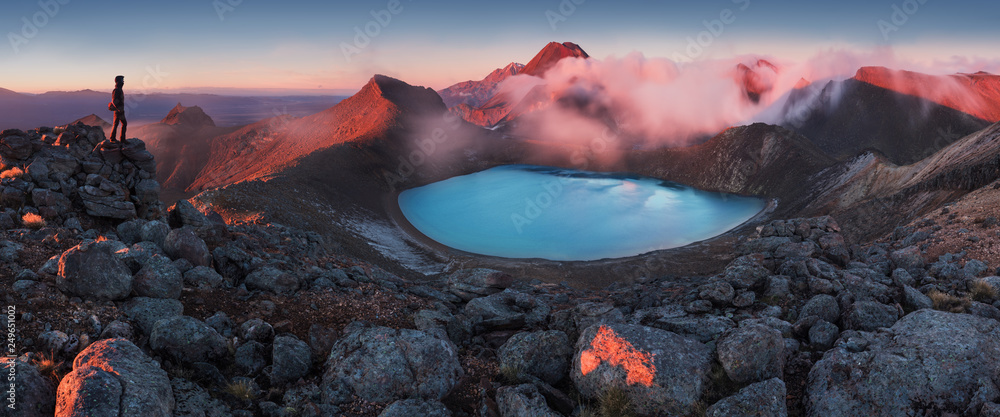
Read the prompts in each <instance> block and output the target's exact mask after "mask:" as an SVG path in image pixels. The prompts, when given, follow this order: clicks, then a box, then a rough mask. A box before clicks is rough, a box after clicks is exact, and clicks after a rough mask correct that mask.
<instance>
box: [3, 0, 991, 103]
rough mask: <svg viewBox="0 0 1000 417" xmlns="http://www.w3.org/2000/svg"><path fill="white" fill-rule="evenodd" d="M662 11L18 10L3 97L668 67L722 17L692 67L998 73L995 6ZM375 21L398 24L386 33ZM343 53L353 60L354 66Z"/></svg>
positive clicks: (91, 4) (297, 88)
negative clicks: (122, 86)
mask: <svg viewBox="0 0 1000 417" xmlns="http://www.w3.org/2000/svg"><path fill="white" fill-rule="evenodd" d="M577 3H579V4H577ZM661 3H662V4H657V5H650V4H647V2H639V1H616V2H611V1H603V0H542V1H527V0H507V1H502V2H482V1H457V0H456V1H433V2H431V1H421V0H401V1H399V2H395V1H387V0H361V1H351V2H343V1H296V0H290V1H282V2H278V1H275V0H214V1H213V0H179V1H170V2H167V1H145V0H143V1H134V0H133V1H88V0H42V1H41V2H39V1H38V0H8V1H4V2H3V4H2V5H0V31H2V33H3V34H4V35H5V36H4V39H5V42H4V43H3V44H0V87H2V88H7V89H10V90H14V91H18V92H30V93H38V92H44V91H53V90H63V91H66V90H81V89H87V88H90V89H96V90H108V89H110V88H112V84H113V82H112V79H113V77H114V76H115V75H117V74H123V75H125V76H126V79H127V80H128V83H129V85H128V87H129V88H132V89H133V90H135V89H144V90H146V91H209V92H219V91H225V90H210V89H208V87H219V88H230V89H235V90H230V91H229V92H230V93H239V92H240V91H243V90H246V89H276V90H282V91H280V92H284V93H293V92H305V93H319V92H322V93H335V94H338V93H339V94H344V93H350V92H353V91H356V90H357V89H359V88H360V87H361V86H362V85H363V84H364V83H365V82H366V81H367V80H368V79H369V78H371V76H372V74H375V73H381V74H386V75H389V76H393V77H397V78H400V79H402V80H404V81H406V82H408V83H410V84H415V85H424V86H428V87H432V88H435V89H440V88H444V87H447V86H448V85H450V84H453V83H455V82H459V81H464V80H469V79H480V78H482V77H483V76H485V75H486V74H488V73H489V72H490V71H492V70H493V69H495V68H497V67H502V66H504V65H506V64H507V63H509V62H514V61H516V62H521V63H525V62H527V61H528V60H530V59H531V57H532V56H533V55H534V54H535V53H537V52H538V51H539V50H540V49H541V48H542V47H543V46H544V45H545V44H546V43H547V42H549V41H559V42H563V41H571V42H575V43H578V44H579V45H580V46H582V47H583V48H584V49H585V50H586V51H587V52H588V53H590V55H591V56H593V57H595V58H604V57H608V56H623V55H625V54H628V53H630V52H634V51H638V52H640V53H642V54H644V55H645V56H647V57H663V58H672V57H675V56H677V55H678V54H685V51H686V50H687V47H688V46H689V43H690V41H691V40H697V39H698V36H699V34H701V32H702V31H707V29H706V24H705V22H706V21H707V22H709V26H712V25H713V24H712V23H711V21H713V20H715V19H720V16H722V15H723V14H724V13H726V12H725V11H726V10H728V11H729V12H731V15H728V16H729V18H728V20H730V21H731V23H728V24H724V25H723V26H722V28H723V30H722V32H721V33H720V34H718V36H715V35H712V36H711V37H707V36H705V35H704V34H702V38H701V40H703V41H704V40H709V41H710V42H708V44H707V46H705V47H704V48H703V49H702V50H701V51H700V53H699V54H697V56H696V57H695V58H696V59H722V58H729V57H733V56H738V55H742V54H751V53H752V54H762V55H766V56H774V57H780V58H782V59H788V60H807V59H809V58H810V57H814V56H816V55H817V54H823V53H827V52H826V51H831V50H834V49H846V50H849V51H855V52H858V53H860V54H862V55H865V54H869V55H873V56H874V55H879V56H885V55H891V56H892V57H893V62H896V63H898V64H897V66H898V67H913V68H908V69H915V70H924V71H938V72H942V73H946V72H958V71H966V72H971V71H979V70H985V71H989V72H1000V42H998V40H1000V24H998V23H1000V3H998V2H995V1H978V2H977V1H949V2H945V1H941V0H907V1H902V0H874V1H871V0H868V1H843V0H842V1H822V2H813V1H810V2H793V1H766V0H714V1H699V2H684V4H674V3H675V2H661ZM390 6H395V7H392V9H393V10H394V11H396V12H398V13H392V12H391V11H388V9H389V8H390ZM897 9H898V11H897ZM382 10H386V11H385V12H381V13H380V11H382ZM909 12H913V13H912V14H910V13H909ZM373 13H374V14H375V15H379V16H382V20H383V21H385V16H386V15H390V16H391V20H389V21H388V22H387V24H385V25H384V26H383V25H382V24H381V23H379V22H377V19H376V17H374V16H373ZM894 14H895V16H894ZM903 16H905V18H904V17H903ZM880 21H882V22H883V23H884V24H883V25H882V26H881V27H880V23H879V22H880ZM25 22H29V23H28V24H26V23H25ZM886 24H888V25H891V27H892V28H895V29H896V30H891V29H886V27H887V26H886ZM366 27H367V28H368V29H369V33H377V35H376V36H374V37H371V38H370V40H369V42H368V44H367V45H365V44H364V39H363V38H360V37H358V36H357V32H356V28H357V29H359V30H361V31H364V30H365V29H366ZM376 28H377V32H376V31H375V29H376ZM717 28H718V26H716V29H717ZM33 29H37V30H33ZM886 34H887V35H888V36H886ZM366 36H367V35H366ZM356 38H358V39H357V40H359V41H360V42H357V43H356ZM345 45H347V46H348V50H349V51H356V53H352V54H350V57H349V59H348V57H346V56H345V53H344V46H345ZM351 48H357V49H356V50H352V49H351ZM903 69H907V68H903Z"/></svg>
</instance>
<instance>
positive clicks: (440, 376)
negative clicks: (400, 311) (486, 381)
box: [321, 324, 464, 404]
mask: <svg viewBox="0 0 1000 417" xmlns="http://www.w3.org/2000/svg"><path fill="white" fill-rule="evenodd" d="M345 333H346V334H345V335H344V336H343V337H342V338H341V339H340V340H338V341H337V343H336V344H334V346H333V349H331V351H330V355H329V357H328V358H327V361H326V364H325V367H324V368H325V372H324V374H323V384H322V386H321V388H322V389H323V395H324V399H325V400H326V401H327V402H329V403H333V404H339V403H344V402H347V401H349V400H350V398H351V397H350V396H351V394H354V395H357V396H358V397H361V398H362V399H364V400H365V401H372V402H390V401H395V400H398V399H405V398H422V399H433V400H440V399H441V398H443V397H444V396H445V395H447V394H448V393H449V392H450V391H451V389H452V388H453V387H454V386H455V385H456V384H457V383H458V381H459V379H460V378H461V377H462V375H463V374H464V372H463V371H462V366H461V364H460V363H459V360H458V348H457V347H456V346H455V345H454V344H453V343H452V342H451V341H450V340H444V339H439V338H436V337H434V336H431V335H429V334H427V333H424V332H421V331H418V330H409V329H398V330H397V329H391V328H388V327H364V326H360V325H356V324H355V325H351V326H348V328H347V329H345ZM360 370H364V372H360Z"/></svg>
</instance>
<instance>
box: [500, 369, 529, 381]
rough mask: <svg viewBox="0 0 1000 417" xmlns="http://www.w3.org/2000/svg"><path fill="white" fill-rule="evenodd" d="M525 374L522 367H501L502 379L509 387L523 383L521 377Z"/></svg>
mask: <svg viewBox="0 0 1000 417" xmlns="http://www.w3.org/2000/svg"><path fill="white" fill-rule="evenodd" d="M523 373H524V369H522V368H521V367H520V366H513V365H501V366H500V378H501V379H502V380H503V382H504V383H506V384H507V385H515V384H518V383H520V382H521V375H522V374H523Z"/></svg>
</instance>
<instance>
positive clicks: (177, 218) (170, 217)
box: [167, 200, 211, 229]
mask: <svg viewBox="0 0 1000 417" xmlns="http://www.w3.org/2000/svg"><path fill="white" fill-rule="evenodd" d="M167 221H168V222H170V227H172V228H174V229H179V228H181V227H184V226H191V227H194V228H199V227H202V226H206V225H208V224H209V223H211V221H210V220H209V219H208V216H205V214H204V213H202V212H200V211H198V209H196V208H194V205H192V204H191V202H190V201H187V200H177V202H176V203H174V205H172V206H170V208H169V209H167Z"/></svg>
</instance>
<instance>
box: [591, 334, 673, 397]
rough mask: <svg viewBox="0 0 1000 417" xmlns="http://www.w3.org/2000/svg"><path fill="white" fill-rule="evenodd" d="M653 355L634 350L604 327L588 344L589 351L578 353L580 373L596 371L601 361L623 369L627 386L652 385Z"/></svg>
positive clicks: (654, 367)
mask: <svg viewBox="0 0 1000 417" xmlns="http://www.w3.org/2000/svg"><path fill="white" fill-rule="evenodd" d="M653 356H654V355H653V354H652V353H649V352H643V351H641V350H639V349H636V348H635V347H633V346H632V344H631V343H629V342H628V341H626V340H624V339H622V338H620V337H618V335H617V334H616V333H615V331H614V330H611V329H609V328H607V327H605V326H601V327H600V328H599V329H597V335H596V336H594V340H592V341H591V342H590V349H587V350H584V351H583V352H581V353H580V371H581V372H583V374H584V375H587V374H588V373H590V372H592V371H593V370H594V369H597V366H598V365H600V364H601V361H606V362H607V363H608V364H609V365H611V366H621V367H622V368H625V371H626V372H627V373H628V375H627V376H626V378H625V383H626V384H628V385H634V384H643V385H645V386H647V387H648V386H651V385H653V376H655V375H656V366H655V365H653Z"/></svg>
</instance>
